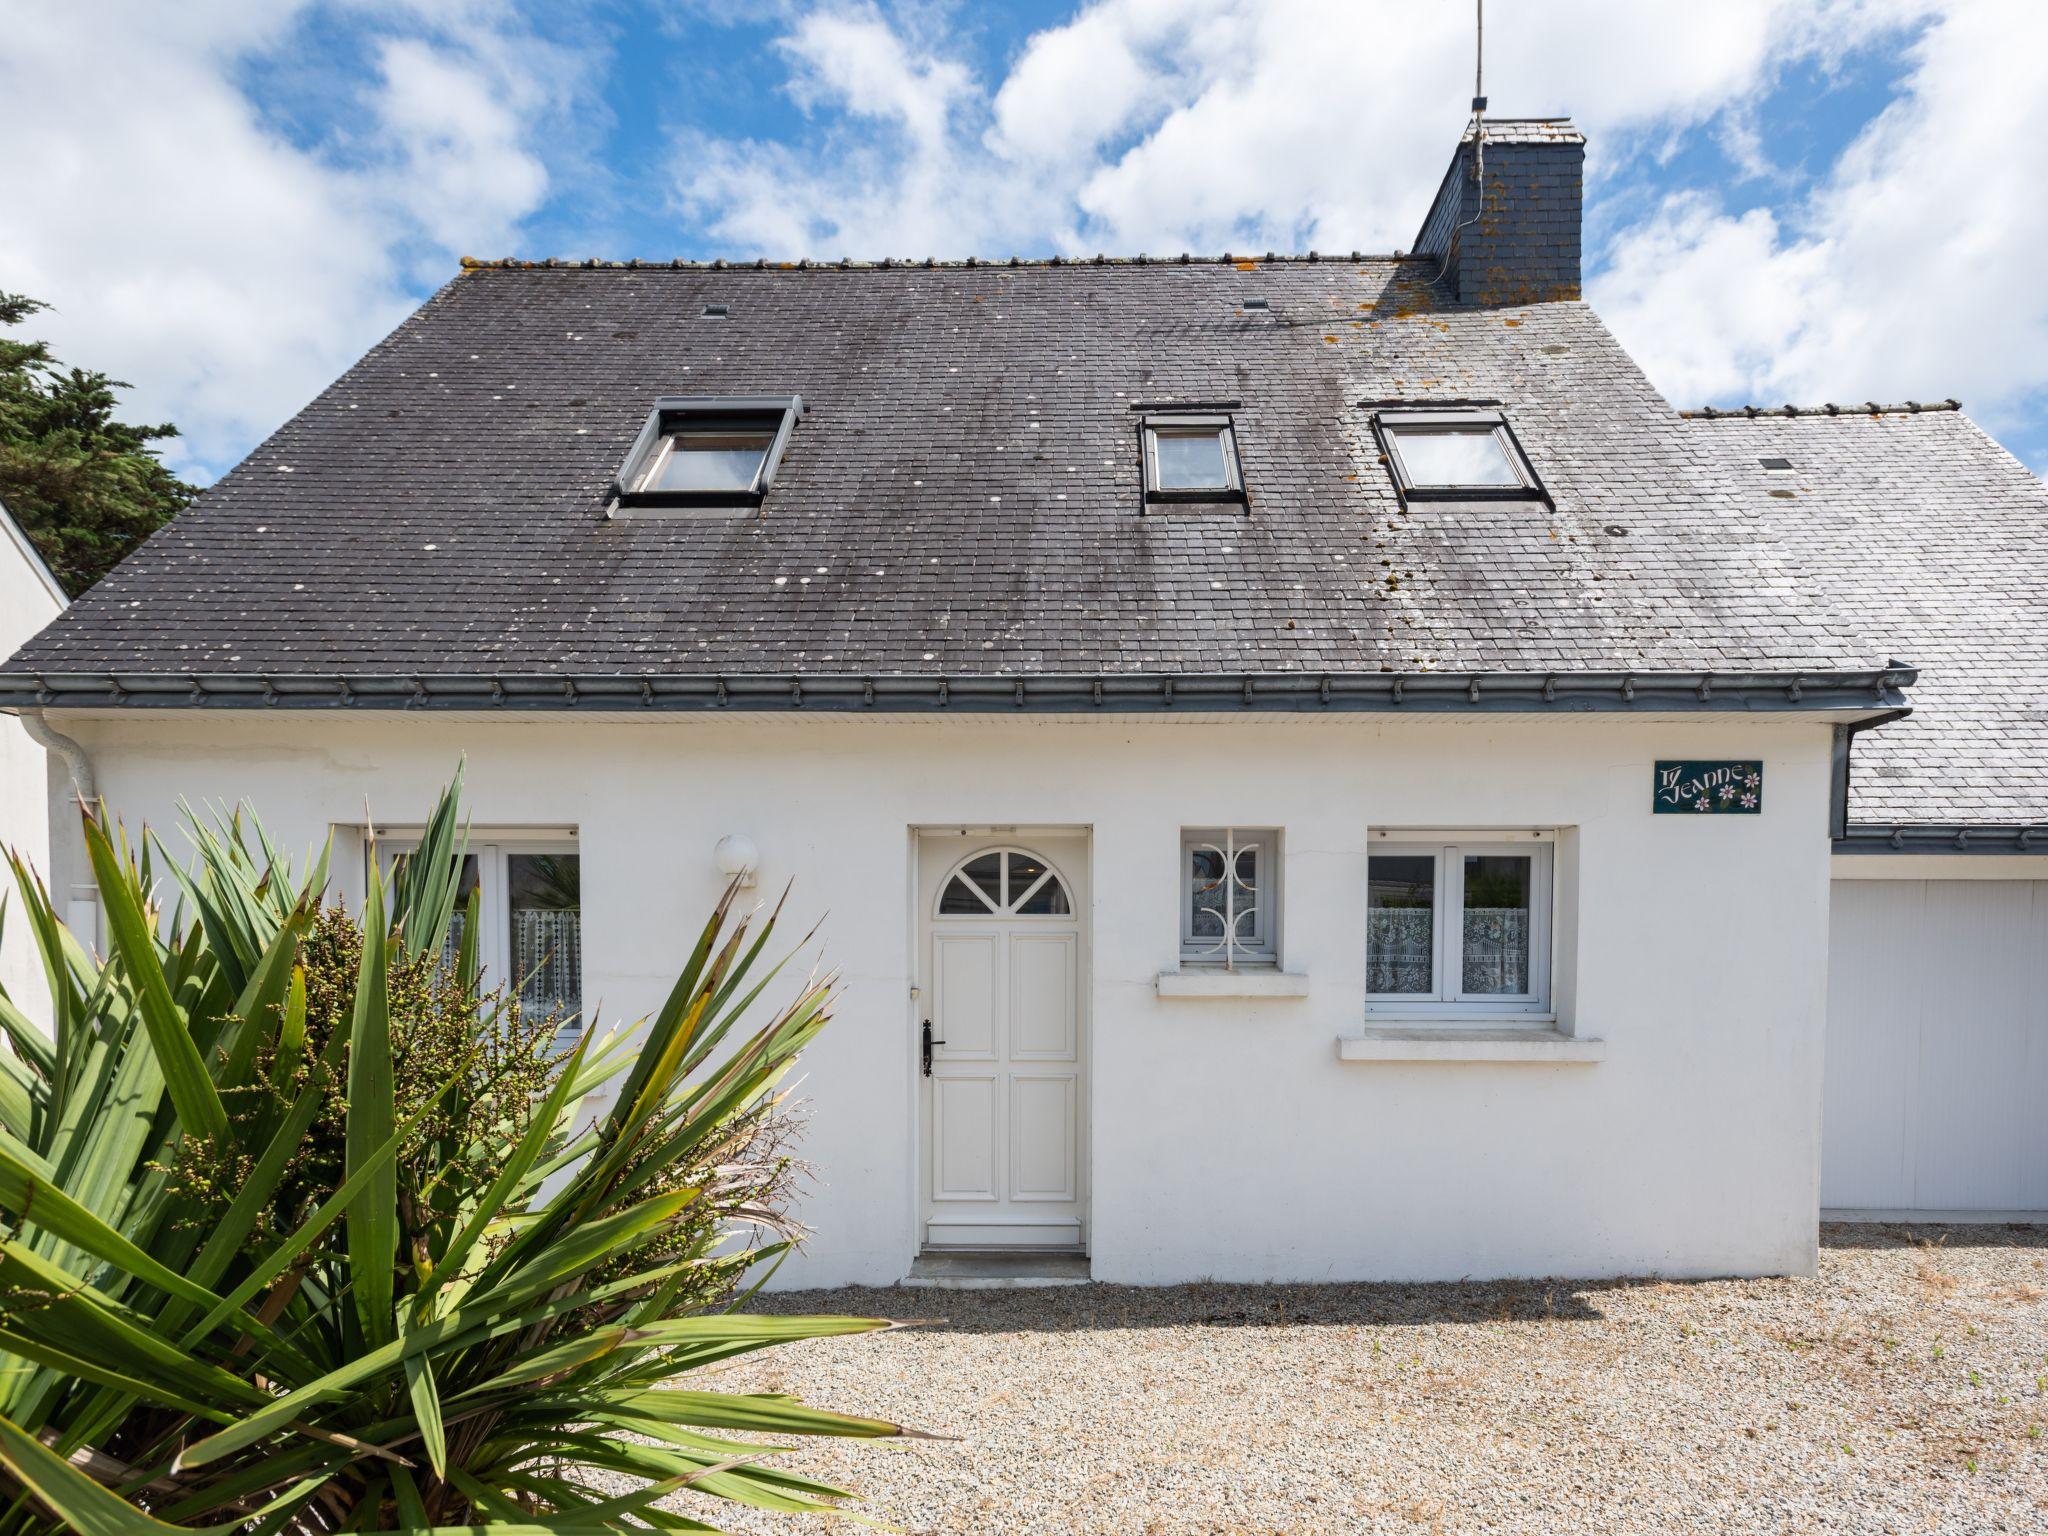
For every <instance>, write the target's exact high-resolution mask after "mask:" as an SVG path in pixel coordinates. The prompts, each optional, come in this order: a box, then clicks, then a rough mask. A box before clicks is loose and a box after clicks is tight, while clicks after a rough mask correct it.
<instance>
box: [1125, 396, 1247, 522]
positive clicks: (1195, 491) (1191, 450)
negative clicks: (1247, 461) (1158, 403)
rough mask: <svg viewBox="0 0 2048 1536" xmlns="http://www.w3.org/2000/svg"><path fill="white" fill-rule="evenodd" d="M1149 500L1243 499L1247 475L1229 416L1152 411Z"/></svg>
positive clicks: (1147, 444) (1147, 427) (1147, 441)
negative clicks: (1154, 412) (1242, 465)
mask: <svg viewBox="0 0 2048 1536" xmlns="http://www.w3.org/2000/svg"><path fill="white" fill-rule="evenodd" d="M1144 451H1145V498H1146V500H1148V501H1238V500H1241V499H1242V498H1243V496H1244V477H1243V475H1242V473H1241V472H1240V470H1239V468H1238V462H1237V434H1236V431H1235V429H1234V428H1233V426H1232V423H1231V419H1230V418H1229V417H1228V416H1194V415H1188V416H1180V415H1151V416H1147V417H1146V418H1145V421H1144Z"/></svg>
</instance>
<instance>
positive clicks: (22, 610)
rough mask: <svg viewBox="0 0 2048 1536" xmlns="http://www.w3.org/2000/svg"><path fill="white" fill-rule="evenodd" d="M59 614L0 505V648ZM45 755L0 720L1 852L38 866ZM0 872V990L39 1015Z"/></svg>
mask: <svg viewBox="0 0 2048 1536" xmlns="http://www.w3.org/2000/svg"><path fill="white" fill-rule="evenodd" d="M63 611H64V589H63V588H62V587H60V586H58V585H57V578H56V577H54V576H52V575H51V574H50V568H49V567H48V566H47V565H45V564H43V560H42V557H41V556H40V555H38V554H37V553H36V550H35V546H34V545H33V544H31V543H29V541H28V536H27V535H26V534H24V533H23V532H22V531H21V529H20V528H19V527H18V526H17V525H16V523H15V521H14V519H13V518H12V517H11V516H9V515H8V511H7V507H6V505H5V504H4V503H0V651H13V650H15V649H17V648H18V647H20V646H21V645H23V644H25V643H26V642H27V641H28V639H29V637H30V636H31V635H33V634H35V632H36V631H37V630H39V629H41V628H42V627H43V626H44V625H45V624H47V623H49V622H50V620H52V619H54V618H55V617H56V616H57V615H58V614H60V613H62V612H63ZM50 799H51V797H50V784H49V756H48V754H47V753H46V752H45V751H44V750H43V748H42V747H40V746H38V745H37V744H36V743H35V742H34V741H33V740H31V739H30V738H29V734H28V731H27V730H26V729H25V728H24V727H23V726H22V724H21V723H20V722H19V721H18V720H11V719H6V718H0V848H13V849H17V850H19V851H20V852H21V853H22V854H24V855H25V856H26V857H27V859H28V860H29V862H30V863H31V864H33V865H34V866H35V867H36V868H37V869H39V870H43V869H47V868H48V867H49V862H50ZM13 885H14V882H13V879H12V876H11V875H9V874H8V873H7V872H6V871H5V870H4V869H0V891H5V892H8V893H10V894H8V895H7V896H6V897H5V900H6V912H7V916H8V922H7V926H6V932H5V933H4V934H0V989H5V991H6V992H7V995H8V996H9V997H12V998H15V999H17V1000H19V1002H20V1003H21V1006H23V1007H24V1008H26V1009H28V1010H29V1011H30V1012H31V1013H32V1014H36V1015H38V1016H40V1013H41V1010H42V1008H43V1007H44V1006H45V1005H46V1003H45V1000H46V994H45V992H44V990H43V984H42V972H41V968H40V967H39V966H38V965H37V964H36V961H35V954H34V949H33V946H32V945H31V944H30V942H29V936H28V930H27V928H26V927H25V926H23V924H22V921H21V896H20V893H19V892H18V891H15V890H14V889H13Z"/></svg>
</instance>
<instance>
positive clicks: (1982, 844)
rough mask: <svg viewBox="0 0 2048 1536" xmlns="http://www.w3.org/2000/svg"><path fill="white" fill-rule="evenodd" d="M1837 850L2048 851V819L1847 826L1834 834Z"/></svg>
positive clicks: (1837, 851) (2046, 852)
mask: <svg viewBox="0 0 2048 1536" xmlns="http://www.w3.org/2000/svg"><path fill="white" fill-rule="evenodd" d="M1834 851H1835V852H1836V853H1847V854H1856V853H1942V854H1958V853H2003V854H2019V853H2031V854H2033V855H2035V856H2036V857H2039V856H2040V855H2042V854H2048V821H2036V822H2030V823H2027V824H2025V825H2015V824H2013V823H2011V822H2005V823H1997V822H1945V823H1943V822H1924V823H1921V824H1919V825H1901V826H1885V825H1881V824H1880V825H1864V826H1850V827H1844V828H1842V829H1841V830H1840V831H1838V832H1837V833H1835V836H1834Z"/></svg>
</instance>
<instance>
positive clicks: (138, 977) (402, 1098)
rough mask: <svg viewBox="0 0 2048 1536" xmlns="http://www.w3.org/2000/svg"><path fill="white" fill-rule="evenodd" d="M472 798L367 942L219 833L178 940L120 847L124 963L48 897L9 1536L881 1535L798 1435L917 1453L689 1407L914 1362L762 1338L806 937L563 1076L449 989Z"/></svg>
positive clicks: (678, 989) (25, 1108)
mask: <svg viewBox="0 0 2048 1536" xmlns="http://www.w3.org/2000/svg"><path fill="white" fill-rule="evenodd" d="M458 789H459V780H458V785H457V787H456V788H451V789H450V791H449V792H448V793H447V794H446V795H445V796H444V797H443V799H442V802H441V804H440V805H439V806H438V807H437V809H436V810H435V813H434V815H433V816H432V817H431V818H430V820H429V822H428V826H427V832H426V834H425V836H424V837H423V839H422V843H421V846H420V849H419V851H418V852H417V853H416V854H414V855H412V856H410V857H409V858H407V859H405V860H401V861H400V863H399V866H398V868H397V869H396V871H395V872H394V873H393V875H392V877H391V879H390V880H389V881H388V882H386V881H385V880H383V879H382V878H380V877H379V876H378V875H376V874H375V873H374V871H373V872H372V874H371V875H370V877H369V890H368V892H367V896H366V900H365V902H364V904H363V911H362V913H361V914H360V915H359V916H357V917H355V918H350V917H349V916H347V915H346V914H345V913H343V912H342V911H340V910H339V909H338V908H335V907H333V906H324V907H323V906H322V905H321V903H322V899H323V892H324V889H325V886H326V868H325V862H326V861H325V857H324V855H323V856H322V857H321V858H319V859H316V860H315V861H313V863H312V865H311V867H310V868H309V869H307V870H306V871H304V872H303V873H302V874H300V873H295V872H294V870H293V868H292V866H291V864H290V862H289V861H288V860H286V859H284V858H283V857H282V856H281V855H280V854H279V853H278V852H277V851H276V849H275V848H274V847H273V846H272V845H271V843H270V842H269V840H268V839H267V838H265V837H264V835H263V832H262V828H261V827H260V825H258V824H256V823H255V822H253V821H252V820H245V819H244V818H241V817H239V816H238V817H235V818H233V819H231V820H227V821H224V822H216V823H215V824H212V825H208V824H204V823H201V822H200V821H199V820H198V819H197V818H194V817H191V816H190V815H189V813H188V816H187V822H188V825H187V831H188V834H189V835H190V836H191V837H192V839H193V841H194V843H195V845H196V846H197V849H198V856H197V858H196V860H195V861H194V864H193V866H192V868H191V869H190V870H185V869H176V868H174V869H173V871H172V877H173V879H174V880H175V882H176V888H177V889H178V890H179V891H180V893H181V894H180V898H179V901H178V904H177V906H176V908H175V909H174V910H173V911H171V912H169V913H166V912H164V911H161V910H160V909H158V907H157V906H156V905H155V904H154V900H153V891H154V888H155V887H154V878H153V872H152V868H151V865H152V854H153V853H156V854H160V853H161V849H159V848H155V847H154V846H153V845H152V843H151V842H150V840H149V839H148V838H147V837H145V838H144V839H143V840H142V843H141V845H140V847H139V848H131V847H130V846H129V844H128V842H127V840H126V838H125V836H124V835H123V834H122V833H121V832H120V830H119V829H118V828H111V829H110V828H109V827H108V826H107V825H106V823H105V819H104V815H103V813H102V814H92V813H88V814H87V816H86V821H85V835H86V840H87V844H88V848H89V851H90V853H91V856H92V862H93V868H94V871H95V875H96V877H97V880H98V884H99V890H100V898H101V903H102V906H103V908H104V910H105V912H106V918H107V927H108V935H109V937H108V946H107V947H108V953H107V955H106V956H105V957H104V958H101V957H99V956H96V955H95V954H93V953H92V952H90V951H89V950H88V949H87V948H86V947H85V946H84V945H82V944H81V943H79V942H78V940H77V939H76V938H75V937H74V936H73V935H72V934H70V933H69V932H67V931H66V929H65V927H64V925H63V923H62V921H61V920H60V919H59V917H58V915H57V913H56V911H55V910H54V909H53V907H52V906H51V903H50V900H49V897H48V893H47V892H46V891H45V890H44V889H43V887H42V886H41V885H40V884H39V883H38V882H37V880H36V879H35V877H34V875H33V874H32V873H31V872H30V871H28V870H27V869H26V868H24V867H22V866H21V865H19V864H18V863H17V864H16V865H15V868H14V873H15V877H16V883H17V886H18V889H19V892H20V895H21V898H22V899H21V902H20V904H19V906H18V908H17V915H18V916H19V917H20V918H21V919H22V920H23V921H25V923H26V925H27V927H28V930H29V933H30V937H31V939H32V942H33V943H34V945H35V947H36V948H37V949H38V950H39V952H40V953H41V956H42V959H43V962H44V969H45V972H46V976H47V979H48V981H49V983H50V993H51V1006H52V1012H53V1023H54V1028H53V1031H52V1033H50V1034H48V1035H45V1034H43V1033H42V1032H40V1031H39V1030H38V1029H37V1028H36V1027H35V1026H34V1025H33V1024H31V1023H30V1022H29V1021H28V1020H27V1019H25V1018H24V1017H22V1015H21V1014H20V1013H19V1011H18V1010H17V1009H16V1008H15V1007H14V1005H13V1004H12V1003H11V1002H9V1001H7V1000H6V999H5V997H4V995H0V1035H4V1036H5V1037H6V1041H7V1047H8V1048H0V1536H31V1533H32V1536H41V1533H44V1532H55V1531H61V1530H66V1529H75V1530H81V1531H88V1532H94V1533H105V1536H125V1533H131V1532H132V1533H137V1536H140V1533H145V1532H158V1533H160V1532H163V1531H166V1530H172V1529H181V1530H206V1531H217V1532H220V1533H222V1536H226V1533H229V1532H241V1531H249V1532H257V1531H261V1532H264V1533H266V1536H267V1533H271V1532H302V1533H306V1536H313V1533H320V1536H326V1533H329V1532H340V1531H384V1530H403V1531H415V1532H416V1531H423V1530H427V1529H430V1528H434V1527H441V1528H446V1527H450V1526H466V1527H483V1528H486V1529H491V1530H496V1531H500V1532H504V1533H507V1536H509V1533H513V1532H522V1531H533V1532H540V1531H598V1530H648V1529H655V1530H711V1529H715V1526H713V1525H711V1524H707V1523H705V1522H706V1521H709V1520H712V1519H714V1518H715V1517H716V1514H717V1508H718V1505H719V1502H720V1501H733V1502H737V1503H741V1504H748V1505H753V1506H756V1507H759V1508H764V1509H769V1510H777V1511H820V1510H827V1509H831V1508H836V1507H837V1504H838V1501H839V1500H841V1499H843V1498H844V1497H845V1495H844V1493H843V1492H842V1491H841V1490H838V1489H835V1488H831V1487H828V1486H826V1485H823V1484H819V1483H816V1482H814V1481H812V1480H809V1479H806V1478H803V1477H800V1476H797V1475H796V1474H793V1473H789V1472H784V1471H781V1470H779V1469H776V1468H774V1467H773V1466H771V1465H768V1464H767V1462H766V1460H765V1458H767V1457H769V1456H771V1455H772V1454H773V1452H774V1451H776V1450H777V1449H779V1448H780V1446H779V1445H777V1444H774V1443H764V1442H762V1441H760V1440H759V1439H758V1438H757V1437H760V1436H771V1437H782V1436H798V1435H852V1436H886V1435H897V1434H901V1433H904V1432H905V1431H903V1430H901V1429H900V1428H899V1427H898V1426H896V1425H893V1424H888V1423H884V1422H881V1421H878V1420H872V1419H861V1418H852V1417H848V1416H845V1415H841V1414H834V1413H826V1412H821V1411H819V1410H815V1409H809V1408H805V1407H803V1406H802V1405H800V1404H798V1403H795V1402H793V1401H792V1400H790V1399H788V1398H786V1397H781V1396H751V1395H741V1394H733V1393H720V1392H717V1391H713V1390H709V1387H710V1386H711V1385H712V1384H711V1383H708V1382H703V1383H700V1382H696V1381H690V1382H688V1384H687V1388H688V1389H679V1388H677V1387H675V1386H673V1385H671V1384H672V1383H674V1382H675V1381H676V1379H677V1378H679V1377H688V1376H689V1374H690V1373H691V1372H693V1371H697V1370H699V1369H700V1368H702V1367H706V1366H710V1365H713V1364H715V1363H717V1362H719V1361H723V1360H726V1359H730V1358H732V1357H733V1356H736V1355H739V1354H743V1353H746V1352H748V1351H751V1350H757V1349H762V1348H767V1347H771V1346H773V1345H775V1344H778V1343H782V1342H784V1341H787V1340H791V1339H800V1338H812V1337H820V1336H824V1335H830V1334H842V1333H854V1332H864V1331H869V1330H872V1329H876V1328H880V1327H885V1326H887V1324H885V1323H883V1322H880V1321H878V1320H873V1319H859V1318H837V1317H830V1318H788V1317H750V1316H745V1315H742V1314H740V1313H738V1312H737V1311H735V1310H734V1309H733V1304H732V1302H731V1299H730V1298H731V1296H732V1293H733V1290H734V1288H735V1287H736V1285H737V1284H738V1283H739V1282H740V1280H741V1277H742V1276H743V1275H744V1274H745V1273H746V1272H747V1271H748V1270H749V1269H750V1268H751V1267H752V1266H754V1265H755V1264H757V1263H759V1262H760V1261H761V1260H763V1259H769V1258H772V1257H774V1256H775V1255H777V1254H779V1253H780V1252H781V1250H782V1249H783V1248H784V1247H785V1246H786V1242H787V1239H786V1237H784V1236H782V1235H781V1233H782V1231H783V1230H784V1229H783V1223H782V1218H781V1215H780V1211H779V1202H780V1194H781V1192H782V1189H783V1184H782V1180H783V1178H784V1177H785V1172H786V1169H787V1167H788V1160H787V1159H786V1158H785V1157H783V1156H782V1154H781V1150H780V1140H781V1130H780V1123H781V1122H780V1120H779V1117H778V1113H777V1110H778V1105H779V1104H780V1091H779V1089H778V1086H777V1085H778V1083H779V1081H780V1079H781V1078H782V1077H783V1076H784V1074H785V1073H786V1072H787V1070H788V1068H789V1066H790V1064H791V1063H792V1062H793V1061H794V1059H795V1058H796V1056H797V1053H798V1052H799V1051H800V1050H801V1049H802V1048H803V1047H804V1046H805V1045H806V1044H807V1043H808V1042H809V1041H810V1040H811V1039H812V1038H813V1037H814V1036H815V1034H816V1033H817V1031H818V1030H819V1029H820V1028H821V1027H822V1026H823V1025H824V1023H825V1021H826V1018H827V1016H828V1013H829V1009H830V1004H831V988H830V984H829V983H821V982H818V981H815V980H812V981H807V982H805V983H803V984H801V985H800V986H798V987H796V988H795V989H793V990H794V991H795V993H796V995H795V997H794V999H793V1000H792V1001H790V1002H789V1003H787V1004H786V1005H785V1006H782V1007H781V1008H779V1009H776V1010H774V1011H772V1012H765V1013H762V1012H760V1005H761V1002H762V999H763V997H764V994H765V991H766V989H767V988H768V987H769V986H770V984H771V983H772V982H773V980H774V978H775V977H776V975H777V973H778V972H779V971H780V969H781V963H777V964H774V965H764V964H763V963H762V956H763V954H764V951H765V949H766V946H767V944H768V942H769V939H770V936H771V935H772V933H773V931H774V927H775V918H774V916H773V915H772V914H771V915H770V916H769V917H768V918H767V919H766V921H765V922H763V923H762V924H761V925H760V929H759V931H758V932H752V931H750V924H749V922H748V921H746V920H742V919H736V918H735V917H734V916H733V914H732V913H731V911H730V910H729V908H730V903H731V901H732V899H733V892H731V891H728V892H727V895H726V898H725V900H724V901H722V902H721V903H720V904H719V906H718V909H717V910H716V911H715V912H714V913H713V914H712V917H711V919H710V921H709V922H708V923H707V924H706V925H705V927H704V929H703V931H702V933H701V934H699V935H698V936H697V938H696V941H695V944H694V947H693V948H692V950H691V952H690V954H689V956H688V958H687V960H686V962H685V964H684V966H683V969H682V974H681V976H680V977H679V978H678V980H677V982H676V985H675V988H674V990H673V992H672V993H671V994H670V997H669V999H668V1002H667V1003H666V1005H665V1006H664V1007H663V1008H662V1010H661V1011H660V1012H659V1013H658V1014H657V1015H656V1016H655V1017H654V1018H653V1019H651V1020H648V1021H645V1028H644V1033H643V1034H642V1035H641V1036H640V1038H639V1040H638V1043H637V1044H634V1043H632V1042H631V1040H630V1037H628V1036H620V1035H614V1036H608V1037H606V1038H605V1039H604V1040H602V1041H593V1040H591V1039H589V1038H586V1039H585V1040H584V1041H583V1043H581V1044H579V1045H578V1046H577V1047H576V1048H575V1049H574V1050H573V1051H571V1052H569V1053H567V1054H566V1055H564V1056H559V1057H558V1056H553V1055H551V1054H549V1049H548V1044H547V1042H548V1041H549V1040H550V1039H551V1038H552V1036H553V1034H554V1027H555V1023H556V1021H554V1020H538V1019H536V1020H527V1019H524V1018H522V1017H521V1016H520V1014H519V1011H518V1008H517V1005H516V1002H515V1001H513V1000H511V999H509V998H507V997H506V996H505V995H504V994H503V993H502V992H489V991H485V990H482V989H481V988H480V987H479V985H478V983H477V979H476V975H475V964H474V948H473V945H471V944H464V945H461V946H459V948H458V951H457V953H456V954H455V955H454V956H453V957H450V958H444V946H445V945H446V943H447V936H448V933H449V930H450V927H451V924H452V922H453V920H454V918H455V915H456V912H455V899H454V891H455V889H456V886H457V883H458V882H457V879H456V875H457V872H458V871H459V869H460V865H461V860H462V853H463V845H464V841H465V838H464V834H463V833H462V831H461V830H460V825H459V818H458V815H457V811H456V795H457V791H458ZM166 862H168V861H166ZM371 862H372V864H373V865H374V862H375V861H374V860H373V861H371ZM466 916H467V917H468V919H469V920H468V922H467V924H466V927H467V929H468V931H469V933H470V934H473V933H474V930H475V909H474V907H473V906H472V908H471V909H470V911H469V912H468V913H467V914H466ZM757 1014H758V1015H759V1016H758V1017H757ZM607 1084H616V1085H617V1088H618V1091H617V1093H616V1094H615V1095H614V1096H612V1097H611V1099H610V1101H609V1104H608V1106H606V1105H604V1104H602V1103H601V1102H600V1100H599V1099H598V1098H593V1094H594V1092H595V1090H597V1089H598V1088H599V1087H601V1086H603V1085H607ZM746 1228H753V1229H760V1230H765V1233H766V1236H767V1238H768V1239H769V1240H767V1241H764V1242H759V1243H758V1245H756V1235H757V1234H756V1233H754V1232H751V1231H748V1230H742V1229H746ZM735 1435H737V1436H740V1437H743V1438H739V1439H735V1438H733V1436H735ZM600 1478H601V1479H602V1484H603V1486H602V1487H600V1486H599V1480H600ZM621 1487H624V1488H628V1489H630V1490H631V1491H629V1492H624V1493H620V1492H617V1491H616V1490H617V1489H619V1488H621ZM677 1496H680V1497H681V1500H682V1502H683V1503H685V1504H686V1505H687V1506H688V1508H689V1511H690V1512H689V1513H688V1514H687V1515H685V1514H680V1513H676V1512H674V1511H673V1510H671V1509H669V1508H667V1507H660V1508H657V1507H656V1504H657V1501H665V1503H673V1502H676V1500H677Z"/></svg>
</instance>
